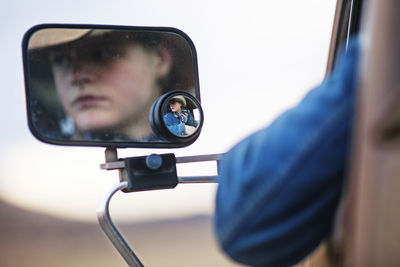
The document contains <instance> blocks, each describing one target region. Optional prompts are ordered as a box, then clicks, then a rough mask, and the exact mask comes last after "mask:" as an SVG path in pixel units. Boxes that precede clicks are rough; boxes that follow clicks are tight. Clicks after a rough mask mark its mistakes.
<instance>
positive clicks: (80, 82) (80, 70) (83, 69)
mask: <svg viewBox="0 0 400 267" xmlns="http://www.w3.org/2000/svg"><path fill="white" fill-rule="evenodd" d="M72 74H73V81H72V83H73V84H74V85H77V86H79V87H82V86H84V85H85V84H88V83H91V82H93V81H94V69H93V66H91V64H89V63H87V62H85V61H83V60H81V59H79V58H76V59H74V60H73V63H72Z"/></svg>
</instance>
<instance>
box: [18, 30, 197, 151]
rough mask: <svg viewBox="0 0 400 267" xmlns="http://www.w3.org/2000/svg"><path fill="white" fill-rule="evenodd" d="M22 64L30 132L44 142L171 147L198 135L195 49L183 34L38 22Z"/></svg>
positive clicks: (28, 35) (29, 33)
mask: <svg viewBox="0 0 400 267" xmlns="http://www.w3.org/2000/svg"><path fill="white" fill-rule="evenodd" d="M23 59H24V72H25V87H26V101H27V111H28V122H29V128H30V130H31V132H32V133H33V135H34V136H35V137H37V138H38V139H39V140H41V141H44V142H47V143H52V144H59V145H79V146H102V147H115V148H118V147H155V148H162V147H166V148H168V147H183V146H187V145H189V144H191V143H193V142H194V141H195V140H196V139H197V137H198V136H199V134H200V131H201V127H202V125H203V120H204V118H203V112H202V109H201V105H200V89H199V79H198V71H197V56H196V50H195V47H194V45H193V42H192V41H191V40H190V38H189V37H188V36H187V35H186V34H184V33H183V32H182V31H180V30H178V29H174V28H167V27H127V26H102V25H61V24H45V25H38V26H35V27H33V28H31V29H30V30H28V31H27V33H26V34H25V36H24V39H23Z"/></svg>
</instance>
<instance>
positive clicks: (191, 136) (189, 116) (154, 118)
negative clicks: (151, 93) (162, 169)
mask: <svg viewBox="0 0 400 267" xmlns="http://www.w3.org/2000/svg"><path fill="white" fill-rule="evenodd" d="M203 120H204V119H203V110H202V108H201V105H200V103H199V101H198V100H197V99H196V98H195V97H194V96H192V95H191V94H189V93H187V92H183V91H172V92H170V93H167V94H164V95H162V96H161V97H159V98H158V99H157V100H156V101H155V102H154V104H153V106H152V108H151V112H150V123H151V126H152V128H153V130H154V132H156V133H157V134H158V135H159V136H160V137H162V138H165V139H167V140H169V141H172V142H177V143H185V145H188V144H190V143H193V142H194V141H195V140H196V139H197V137H198V136H199V134H200V131H201V128H202V126H203Z"/></svg>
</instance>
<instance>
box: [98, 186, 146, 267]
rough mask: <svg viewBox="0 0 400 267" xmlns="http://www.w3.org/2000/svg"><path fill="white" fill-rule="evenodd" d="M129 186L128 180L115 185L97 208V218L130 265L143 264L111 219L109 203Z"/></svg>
mask: <svg viewBox="0 0 400 267" xmlns="http://www.w3.org/2000/svg"><path fill="white" fill-rule="evenodd" d="M127 186H128V182H121V183H120V184H118V185H117V186H115V187H114V188H113V189H112V190H111V191H110V192H109V194H107V196H106V198H105V200H104V201H103V202H102V203H101V205H100V206H99V208H98V210H97V218H98V220H99V223H100V226H101V228H102V229H103V231H104V233H105V234H106V235H107V237H108V238H109V239H110V241H111V243H112V244H113V245H114V247H115V248H116V249H117V250H118V252H119V254H121V256H122V257H123V258H124V259H125V261H126V263H127V264H128V265H129V266H138V267H139V266H143V264H142V263H141V262H140V260H139V258H138V257H137V256H136V255H135V253H134V252H133V250H132V249H131V248H130V246H129V245H128V243H127V242H126V241H125V239H124V238H123V237H122V235H121V233H120V232H119V231H118V229H117V227H116V226H115V225H114V223H113V222H112V220H111V217H110V212H109V205H110V200H111V198H112V197H113V196H114V194H115V193H116V192H118V191H120V190H122V189H124V188H126V187H127Z"/></svg>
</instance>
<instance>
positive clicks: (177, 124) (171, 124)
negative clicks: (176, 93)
mask: <svg viewBox="0 0 400 267" xmlns="http://www.w3.org/2000/svg"><path fill="white" fill-rule="evenodd" d="M184 112H186V113H187V116H188V120H187V122H186V123H183V122H181V121H180V120H179V118H178V117H175V116H174V114H173V113H172V112H168V113H167V114H165V115H164V122H165V125H167V128H168V130H170V131H171V132H172V133H173V134H175V135H178V136H181V135H185V131H186V128H185V125H190V126H193V127H197V122H196V121H195V120H194V119H193V117H192V115H191V114H190V112H189V111H186V110H184Z"/></svg>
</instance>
